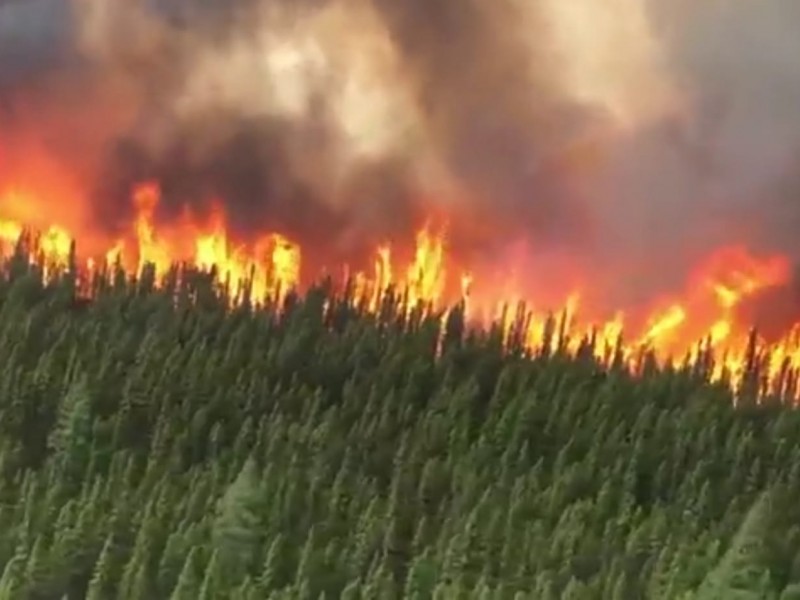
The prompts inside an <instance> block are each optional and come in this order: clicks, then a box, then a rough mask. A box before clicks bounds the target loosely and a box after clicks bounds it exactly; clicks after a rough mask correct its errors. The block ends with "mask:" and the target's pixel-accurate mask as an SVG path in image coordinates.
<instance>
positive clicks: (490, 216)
mask: <svg viewBox="0 0 800 600" xmlns="http://www.w3.org/2000/svg"><path fill="white" fill-rule="evenodd" d="M157 4H158V6H159V8H158V9H156V8H155V6H156V5H157ZM601 4H602V8H600V5H601ZM798 56H800V4H798V3H797V2H796V0H761V1H758V2H757V1H755V0H719V1H715V2H705V3H697V2H689V1H686V0H682V1H677V0H613V1H612V0H609V1H607V2H604V3H599V2H597V1H596V0H570V1H569V2H566V1H565V0H465V1H463V2H458V3H456V2H452V1H449V0H448V1H445V0H406V1H404V2H397V1H396V0H305V1H303V2H298V1H297V0H292V1H289V0H285V1H282V0H261V1H259V0H248V1H244V0H241V1H238V2H235V1H231V2H227V3H220V2H211V1H201V0H173V1H171V2H162V3H156V2H146V1H144V0H137V1H134V0H126V1H125V2H118V1H112V0H73V1H72V2H71V3H67V2H59V1H58V0H51V1H48V0H29V1H27V2H25V1H24V0H19V1H17V2H12V3H8V2H6V3H5V4H4V3H2V2H0V136H2V137H0V159H3V156H4V155H3V146H4V145H5V146H6V147H7V148H8V147H11V146H12V145H13V144H14V143H15V142H16V143H20V144H22V143H24V144H34V145H35V146H36V148H37V152H38V153H39V154H41V155H43V156H45V157H46V160H48V161H52V162H54V163H56V164H58V165H62V166H65V168H68V170H69V172H70V173H71V174H73V175H72V176H73V177H74V178H75V179H76V181H75V188H76V189H78V190H81V191H83V192H84V193H85V194H87V195H89V196H90V197H91V199H92V202H91V208H90V210H88V211H82V212H84V213H87V214H84V215H83V217H82V218H85V219H94V220H96V221H97V222H99V223H101V224H102V225H103V226H104V227H108V228H110V229H113V228H114V227H118V226H120V225H121V223H123V222H125V219H126V218H127V213H126V211H127V210H129V209H128V208H127V206H128V204H127V203H128V195H129V190H130V187H131V185H132V184H133V183H135V182H137V181H140V180H141V179H145V178H158V179H159V180H160V181H161V182H162V184H163V188H164V196H165V204H166V206H165V207H164V211H165V215H164V216H165V218H166V217H169V216H176V215H177V214H178V211H179V210H180V207H181V206H182V205H184V204H185V203H192V205H193V206H196V207H197V209H198V210H203V207H204V206H205V203H207V202H208V201H209V200H211V199H213V198H223V199H224V201H225V203H226V207H227V209H228V211H229V215H230V218H231V221H232V225H233V227H234V228H235V229H236V230H237V231H238V232H239V233H240V234H242V235H247V233H248V232H249V231H252V230H253V229H262V230H263V229H279V230H283V231H286V232H287V233H289V234H290V235H295V236H297V237H298V238H299V239H301V240H304V239H311V240H313V242H314V246H319V247H323V246H324V247H326V248H327V249H328V250H327V252H334V253H336V252H342V253H345V254H346V253H349V252H355V251H357V250H359V249H360V247H362V246H364V247H367V246H369V247H372V246H373V245H374V244H375V243H376V242H378V241H382V240H384V239H409V237H410V235H412V232H413V230H414V229H415V228H416V227H417V226H419V224H420V223H421V221H422V220H423V219H425V218H426V217H429V216H431V215H434V216H441V217H443V218H445V219H446V220H447V221H448V222H449V224H450V232H451V237H452V240H451V241H452V243H453V245H454V246H455V247H456V248H457V249H458V250H459V252H460V253H461V255H464V256H469V257H470V261H471V262H478V263H482V264H483V265H484V266H485V268H486V269H490V270H495V271H502V270H503V269H504V268H505V267H504V265H505V264H510V263H512V262H513V264H515V265H517V268H518V269H521V272H520V273H518V275H519V277H521V278H523V279H524V278H526V277H528V276H529V275H530V274H535V275H536V276H537V280H541V281H542V285H561V286H566V287H568V286H569V285H571V282H569V281H563V279H564V277H563V274H564V273H565V272H573V271H575V270H577V271H583V272H590V273H591V274H592V281H593V282H594V281H596V282H597V285H598V286H602V287H604V289H611V290H614V292H613V294H611V296H609V297H608V298H607V300H608V301H609V302H611V303H614V302H620V301H622V302H628V301H630V302H633V301H636V299H637V297H638V296H639V295H641V294H644V293H645V292H647V293H650V292H652V290H653V289H654V288H659V287H663V288H664V289H668V288H671V287H674V286H676V285H680V283H681V282H682V281H683V278H684V276H685V274H686V272H687V269H688V267H689V265H690V264H692V262H693V261H696V260H697V258H698V257H699V256H701V255H702V254H703V253H704V252H706V251H708V250H709V249H710V248H711V247H713V246H716V245H719V244H720V243H726V242H731V241H733V242H743V243H748V244H750V245H752V246H754V247H756V248H761V249H764V250H779V251H781V252H784V253H787V254H789V255H790V256H792V257H794V258H800V256H798V254H800V243H798V242H797V236H796V235H795V233H794V232H795V231H796V230H797V227H798V225H800V199H798V198H797V197H796V196H797V195H798V190H800V175H799V173H800V168H799V167H800V120H798V119H797V118H796V115H795V111H796V107H797V106H800V61H798V59H797V57H798ZM7 154H8V156H11V154H12V153H11V152H8V151H7ZM8 156H7V157H6V159H5V160H6V161H9V162H7V163H6V164H7V165H12V166H13V160H12V159H11V158H9V157H8ZM43 160H45V159H43ZM1 167H2V164H0V168H1ZM8 168H11V167H8ZM520 265H522V266H521V267H520ZM608 265H613V268H608ZM604 276H607V278H608V280H607V281H603V277H604Z"/></svg>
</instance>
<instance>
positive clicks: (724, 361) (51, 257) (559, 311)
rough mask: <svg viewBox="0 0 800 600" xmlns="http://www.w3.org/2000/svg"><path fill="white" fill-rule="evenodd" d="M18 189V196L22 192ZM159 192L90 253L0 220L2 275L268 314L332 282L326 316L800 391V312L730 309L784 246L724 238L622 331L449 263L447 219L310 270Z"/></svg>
mask: <svg viewBox="0 0 800 600" xmlns="http://www.w3.org/2000/svg"><path fill="white" fill-rule="evenodd" d="M14 194H15V196H14V198H15V199H16V201H19V198H20V197H21V196H20V192H18V191H17V192H14ZM9 198H10V195H9V194H7V195H6V197H5V198H4V200H5V201H6V204H8V203H9V200H8V199H9ZM0 199H2V198H0ZM159 199H160V190H159V186H158V185H157V184H155V183H146V184H142V185H140V186H138V187H137V188H136V189H135V191H134V193H133V195H132V201H133V202H132V203H133V205H134V207H135V209H136V219H135V221H134V223H133V225H132V227H131V232H130V233H131V235H130V236H128V237H127V238H121V239H119V240H117V241H116V242H115V243H114V244H113V245H112V246H111V247H110V248H109V249H108V250H107V251H106V252H105V253H104V254H102V255H98V256H84V255H83V254H82V253H81V249H80V240H79V239H78V240H74V239H73V238H72V237H71V235H70V233H69V232H68V231H66V230H65V229H63V228H61V227H59V226H57V225H53V226H51V227H50V228H48V229H46V230H44V231H37V230H35V229H32V228H30V227H27V226H26V225H25V224H23V223H19V222H14V221H10V220H0V244H1V245H0V250H2V257H3V259H4V273H5V274H6V275H7V276H8V273H9V272H10V269H9V265H10V264H11V262H10V261H12V260H17V261H19V260H22V261H23V262H24V263H26V264H29V265H31V266H34V267H35V268H36V269H37V271H38V272H39V274H40V275H41V277H42V278H43V280H44V281H45V282H47V281H50V282H53V283H56V282H58V281H60V280H61V279H62V278H63V276H65V275H66V276H72V275H74V276H75V278H74V281H75V291H76V294H77V296H78V297H80V298H82V299H83V300H89V301H91V300H92V299H93V298H95V297H97V296H98V295H99V294H102V293H103V290H104V289H107V288H108V287H109V286H110V285H112V284H113V283H114V282H117V283H119V282H120V281H126V280H127V281H128V283H129V284H130V285H133V286H134V287H140V286H144V288H147V289H151V288H152V289H162V290H165V291H168V292H169V293H173V294H174V293H175V292H176V290H177V289H178V288H180V287H181V286H182V285H183V284H182V281H185V280H191V279H192V277H194V276H201V277H203V278H204V280H206V281H207V282H208V283H209V284H210V285H211V286H212V287H211V289H213V290H214V291H215V293H216V294H218V295H219V299H220V300H221V301H222V302H223V303H224V304H225V305H226V306H228V307H234V306H240V305H247V306H255V307H257V308H265V307H266V308H267V309H269V310H273V311H275V312H276V314H280V313H281V312H282V311H283V310H285V307H286V306H288V305H289V304H290V303H291V302H292V301H293V300H294V299H297V298H299V296H298V294H302V293H303V292H304V291H308V290H311V289H323V290H325V292H326V294H330V295H329V296H328V298H329V300H328V302H326V305H325V307H324V311H325V312H326V317H325V318H326V319H327V320H328V321H330V319H331V318H332V317H331V315H332V314H333V313H332V308H331V307H332V306H338V305H340V304H344V305H346V306H349V307H351V308H353V309H355V310H357V311H359V312H361V313H368V314H372V315H378V316H380V315H383V317H382V318H384V319H385V318H389V317H387V315H391V318H392V319H398V318H399V319H400V320H401V321H403V322H406V323H417V324H419V323H420V322H421V321H422V320H425V319H431V320H432V321H433V322H435V323H438V324H439V330H440V337H441V338H443V337H446V336H452V335H456V337H460V338H463V336H464V335H466V331H467V330H469V331H476V332H483V333H484V334H485V333H488V334H489V335H490V336H495V337H496V339H497V340H498V341H499V342H500V343H501V344H502V346H503V347H504V349H505V350H506V351H508V352H510V353H520V354H522V355H525V356H532V357H533V356H546V355H552V354H555V353H561V354H565V355H568V356H572V357H579V358H580V357H584V358H588V359H590V360H595V361H597V363H598V364H599V365H600V366H602V367H603V368H620V367H622V368H625V369H626V370H628V371H629V372H631V373H633V374H641V373H642V372H644V371H645V370H647V369H653V368H667V369H674V368H676V364H677V365H679V366H678V367H677V368H679V369H683V370H685V371H687V372H690V373H692V374H693V375H694V376H697V377H700V378H701V379H705V380H708V381H713V382H722V383H723V384H724V385H727V386H730V387H731V389H732V390H733V391H734V392H736V397H737V398H742V397H744V396H748V397H753V398H756V399H758V400H759V401H760V400H762V399H764V398H767V397H773V398H778V399H780V401H781V402H789V403H794V402H796V401H797V400H798V397H799V396H800V381H799V377H800V324H797V325H792V326H791V327H790V328H789V329H788V331H786V332H783V333H782V335H781V336H780V337H779V338H777V340H773V341H768V340H766V339H765V338H764V337H763V336H762V335H760V333H759V332H758V331H757V329H756V328H755V327H754V326H749V327H748V326H747V324H743V323H742V322H740V321H737V320H736V319H737V313H736V310H735V309H736V308H737V307H738V306H739V304H740V303H744V302H746V301H747V300H748V298H749V297H757V296H758V294H759V293H762V292H763V291H764V290H767V291H769V290H771V289H772V288H780V287H781V286H785V285H786V284H787V282H788V281H789V275H790V273H789V265H788V262H787V261H785V260H783V259H782V258H781V257H768V258H766V259H759V258H756V257H753V256H751V255H750V254H748V253H747V252H746V251H745V250H744V249H742V248H724V249H723V250H721V251H720V252H718V253H716V254H715V255H714V256H713V257H711V259H710V260H709V261H708V263H707V265H706V266H705V267H704V268H703V269H701V270H700V271H699V273H698V277H699V279H700V280H701V281H702V285H701V286H700V294H698V293H697V292H696V291H695V297H694V298H693V297H691V296H689V297H686V298H681V299H677V300H675V301H674V302H671V303H667V304H666V307H665V308H661V309H660V310H654V311H653V313H652V314H651V315H650V316H649V317H648V319H647V320H646V321H645V327H644V328H643V329H642V330H641V331H633V332H630V331H628V330H627V329H625V314H624V312H623V311H618V312H617V313H616V314H615V315H614V317H613V318H612V319H608V320H606V321H592V320H587V319H583V318H582V316H581V308H582V307H581V296H580V293H578V292H575V293H573V294H571V295H569V297H568V298H567V299H566V300H565V302H564V303H563V305H562V306H553V307H545V308H543V309H538V308H537V306H536V305H534V304H532V303H530V302H526V301H525V299H523V298H519V297H502V296H498V295H497V294H495V295H491V294H489V295H486V294H482V293H481V292H482V290H481V288H480V281H479V280H478V281H476V279H475V277H474V276H473V275H472V274H471V273H469V272H467V271H461V272H458V271H457V270H456V269H454V263H453V262H452V260H451V257H450V256H449V255H448V252H447V250H448V249H447V237H446V232H445V230H442V231H441V232H440V233H438V234H437V233H436V232H435V231H434V229H433V228H432V227H430V226H426V227H424V228H422V229H420V230H419V232H418V234H417V237H416V245H415V246H414V248H413V252H411V253H410V260H409V261H408V263H407V264H401V263H400V262H399V261H397V260H396V259H394V257H393V254H392V247H391V246H390V245H389V244H385V245H382V246H380V247H378V248H377V249H376V251H375V256H374V261H373V266H372V270H371V271H366V270H364V271H356V270H352V269H350V268H348V267H347V265H344V266H342V268H340V269H339V270H338V271H333V270H331V271H321V272H319V273H317V274H315V275H312V276H310V277H309V276H308V274H307V273H304V272H303V270H302V268H301V261H302V248H301V246H300V245H299V244H296V243H294V242H292V241H291V240H289V239H288V238H286V237H285V236H283V235H281V234H278V233H270V234H268V235H264V236H262V237H260V238H259V239H258V240H257V241H256V242H255V243H254V244H250V245H236V244H235V243H233V241H232V240H231V239H229V237H228V233H227V230H226V222H225V214H224V211H223V209H222V208H221V207H216V208H215V210H214V211H212V214H211V216H210V218H209V219H207V221H206V222H205V223H200V222H199V221H197V220H193V219H192V218H191V215H188V214H185V215H184V217H183V220H182V221H181V222H179V223H178V224H177V225H173V226H172V227H166V228H165V229H164V230H161V229H159V228H158V227H157V225H156V222H155V216H154V215H155V209H156V207H157V205H158V202H159ZM2 206H3V202H0V207H2ZM162 231H163V233H162ZM456 264H457V263H456ZM320 283H322V287H321V288H319V287H318V284H320ZM703 294H705V297H704V296H703ZM698 297H699V300H698ZM487 299H489V300H491V303H490V304H489V303H487ZM662 304H663V303H662ZM387 311H388V312H387ZM692 311H695V313H697V312H699V313H700V314H699V317H700V318H699V319H697V317H698V314H693V313H692ZM328 313H330V314H328ZM698 323H701V324H702V323H710V326H709V325H707V326H706V328H705V331H704V333H703V334H702V335H697V333H696V332H697V331H698V329H697V324H698ZM454 332H456V333H454ZM440 343H441V340H440Z"/></svg>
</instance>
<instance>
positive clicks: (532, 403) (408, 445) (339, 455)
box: [0, 256, 800, 600]
mask: <svg viewBox="0 0 800 600" xmlns="http://www.w3.org/2000/svg"><path fill="white" fill-rule="evenodd" d="M153 283H154V281H153V275H152V273H150V272H145V273H144V274H143V275H142V277H141V278H140V279H138V280H132V279H128V278H126V277H125V276H124V275H123V274H122V273H121V272H117V273H115V274H113V275H112V276H111V277H109V278H108V279H105V278H98V279H97V280H96V281H95V282H94V290H93V292H92V296H93V298H92V300H91V301H84V300H79V299H78V298H77V296H76V293H75V290H76V285H77V282H76V281H74V280H73V279H72V278H71V277H70V276H69V275H64V276H62V277H60V278H59V277H57V278H49V279H47V280H45V279H44V278H43V277H42V274H41V272H40V271H39V270H38V268H36V267H33V266H31V265H29V264H28V261H27V260H25V259H24V257H21V256H15V257H14V258H12V259H11V260H10V261H9V262H8V264H7V265H6V266H5V268H4V269H3V271H2V277H1V278H0V477H1V478H2V479H0V572H1V573H2V576H0V600H18V599H50V598H52V599H54V600H59V599H61V598H69V599H78V598H88V599H91V600H101V599H120V600H157V599H166V600H210V599H215V600H216V599H226V598H231V599H241V600H251V599H261V598H264V599H268V598H287V599H288V598H292V599H295V598H296V599H310V600H318V599H320V598H326V599H334V598H346V599H363V600H373V599H374V600H383V599H394V598H414V599H427V598H436V599H443V600H446V599H451V598H452V599H460V598H479V599H506V598H507V599H519V598H532V599H542V600H551V599H552V600H556V599H562V598H563V599H567V600H577V599H594V598H598V599H606V598H608V599H613V600H628V599H630V600H635V599H639V598H642V599H649V598H653V599H662V598H663V599H673V598H674V599H720V600H727V599H732V600H736V599H756V598H774V599H776V600H777V599H779V598H780V599H782V600H788V599H790V598H800V503H798V502H797V498H798V496H799V494H798V492H800V443H799V442H800V415H798V413H797V412H796V411H795V410H793V409H792V408H790V407H786V406H783V405H781V404H780V403H779V402H773V401H769V399H766V401H765V402H763V403H761V404H759V405H756V404H755V403H752V402H745V403H740V404H739V406H738V408H737V407H735V406H734V402H733V396H732V393H731V391H730V390H729V389H728V388H727V387H726V386H725V385H724V384H722V383H718V384H710V383H708V382H707V380H706V378H705V377H704V376H703V373H702V369H699V368H697V366H696V365H686V366H685V367H666V368H656V367H655V366H654V365H649V366H646V368H644V370H643V372H642V373H640V374H637V375H636V376H633V375H631V374H630V373H629V372H628V371H627V370H626V369H625V368H623V367H622V365H620V364H615V363H614V362H613V361H612V363H611V364H610V366H600V365H598V364H597V362H596V361H595V360H594V359H593V358H592V357H591V356H590V355H586V356H584V355H579V356H566V355H564V354H563V353H560V352H555V353H553V354H541V355H537V356H528V355H525V354H524V353H521V352H518V351H515V350H514V349H513V348H511V349H509V348H508V347H504V345H503V344H502V342H501V339H500V336H499V335H498V332H491V331H490V332H486V333H478V332H468V331H466V330H465V328H464V325H463V319H461V318H460V315H459V312H458V311H455V312H453V313H452V315H451V316H450V318H449V319H446V320H444V322H443V321H442V320H441V319H439V318H438V317H437V316H436V315H427V314H425V313H424V312H421V311H417V312H414V311H412V312H411V313H410V314H407V313H406V312H405V311H403V310H400V309H399V308H398V301H397V299H396V298H394V297H393V296H391V295H389V296H388V297H387V299H386V300H385V302H384V306H383V307H382V308H381V310H380V311H378V313H377V314H369V313H367V312H365V311H362V310H360V309H359V308H358V307H357V303H354V302H353V301H352V299H351V298H349V297H348V295H347V294H346V293H345V294H341V293H339V294H334V293H332V292H331V291H330V290H329V289H328V288H327V287H326V286H325V285H321V286H319V287H315V288H313V289H311V290H310V291H309V292H308V293H307V294H305V295H303V296H302V297H299V296H295V295H290V296H289V297H288V298H286V300H285V301H284V302H283V303H282V304H281V305H280V306H273V307H270V306H266V307H259V308H254V307H252V306H250V305H249V304H248V303H247V302H245V303H243V304H241V305H239V306H238V307H235V308H230V305H229V304H228V303H227V302H226V300H225V298H224V294H223V293H221V292H220V291H219V290H215V289H214V287H213V286H212V284H211V282H210V277H209V276H207V275H203V274H199V273H195V274H184V275H183V276H182V277H181V278H180V279H179V278H178V277H177V273H173V274H172V276H170V277H168V278H167V280H166V281H165V282H164V285H162V286H160V287H158V288H156V286H154V285H153Z"/></svg>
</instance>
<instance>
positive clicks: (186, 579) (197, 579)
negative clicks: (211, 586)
mask: <svg viewBox="0 0 800 600" xmlns="http://www.w3.org/2000/svg"><path fill="white" fill-rule="evenodd" d="M202 584H203V564H202V562H201V557H200V549H199V548H198V547H197V546H194V547H192V549H191V550H189V554H187V555H186V561H185V562H184V563H183V569H182V570H181V574H180V576H179V577H178V582H177V583H176V584H175V589H174V590H172V594H171V595H170V600H197V598H199V597H200V589H201V585H202Z"/></svg>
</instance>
